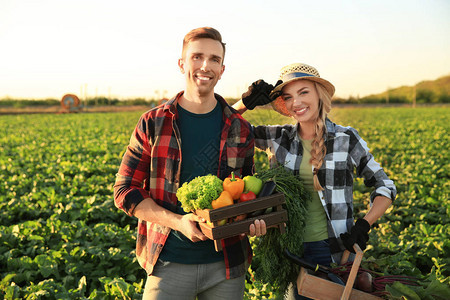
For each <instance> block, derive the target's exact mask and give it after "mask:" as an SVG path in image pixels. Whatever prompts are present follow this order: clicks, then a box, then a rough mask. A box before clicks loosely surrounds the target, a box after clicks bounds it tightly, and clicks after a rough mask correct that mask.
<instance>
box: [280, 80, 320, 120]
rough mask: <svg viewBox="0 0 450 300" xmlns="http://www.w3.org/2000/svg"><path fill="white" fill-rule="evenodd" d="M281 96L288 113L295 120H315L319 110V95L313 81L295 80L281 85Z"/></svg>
mask: <svg viewBox="0 0 450 300" xmlns="http://www.w3.org/2000/svg"><path fill="white" fill-rule="evenodd" d="M281 96H282V97H283V100H284V103H285V105H286V108H287V110H288V111H289V114H290V115H291V116H292V117H293V118H294V119H295V120H297V122H299V123H309V122H315V120H316V119H317V115H318V110H319V95H318V93H317V90H316V87H315V86H314V82H312V81H309V80H303V79H300V80H295V81H293V82H291V83H289V84H287V85H286V86H285V87H283V90H282V95H281Z"/></svg>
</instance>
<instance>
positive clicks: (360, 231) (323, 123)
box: [233, 63, 396, 299]
mask: <svg viewBox="0 0 450 300" xmlns="http://www.w3.org/2000/svg"><path fill="white" fill-rule="evenodd" d="M334 91H335V88H334V86H333V84H331V83H330V82H329V81H328V80H325V79H323V78H321V77H320V75H319V73H318V71H317V70H316V69H315V68H314V67H311V66H309V65H306V64H301V63H296V64H291V65H288V66H286V67H284V68H282V69H281V74H280V80H279V81H278V82H277V84H276V85H275V87H273V86H272V85H270V84H267V83H265V82H264V81H262V80H259V81H257V82H255V83H253V84H252V85H251V86H250V87H249V90H248V91H247V92H246V93H245V94H243V95H242V100H241V101H239V102H237V103H236V104H235V105H234V106H233V107H234V108H235V109H237V110H238V111H239V112H240V113H241V114H242V113H243V112H245V111H246V110H247V109H253V108H255V107H256V106H258V105H265V104H267V103H270V102H272V101H273V102H272V105H273V107H274V109H275V110H276V111H278V112H279V113H281V114H283V115H285V116H290V117H291V118H293V119H294V120H295V121H296V124H295V125H278V126H257V127H254V128H253V129H254V133H255V146H256V147H258V148H259V149H261V150H264V151H266V152H268V153H269V159H270V161H271V166H275V165H277V164H282V165H284V166H285V168H287V169H289V170H291V171H292V172H294V173H295V174H299V176H300V177H301V178H302V180H303V182H304V185H305V187H306V188H307V189H308V190H309V191H310V192H311V194H312V198H313V200H312V201H311V202H310V203H309V207H308V216H307V221H306V224H305V235H304V241H305V242H304V259H306V260H308V261H310V262H312V263H314V264H321V265H325V266H329V265H330V263H331V262H336V263H339V261H340V258H341V256H342V252H343V250H345V249H348V250H350V251H352V252H354V251H353V245H354V244H355V243H357V244H358V245H359V246H360V248H361V249H362V250H364V249H365V248H366V243H367V241H368V239H369V236H368V232H369V230H370V226H371V225H372V224H373V223H375V221H376V220H377V219H378V218H380V217H381V216H382V215H383V214H384V212H385V211H386V209H387V208H388V207H389V206H390V205H391V203H392V201H393V200H394V199H395V196H396V188H395V185H394V183H393V182H392V181H391V180H390V179H389V178H388V176H387V175H386V173H385V172H384V171H383V169H382V168H381V167H380V165H379V164H378V163H377V162H376V161H375V160H374V158H373V156H372V154H371V153H370V152H369V148H368V147H367V144H366V142H365V141H364V140H363V139H361V137H360V136H359V135H358V132H357V131H356V130H355V129H354V128H351V127H343V126H340V125H337V124H335V123H333V122H332V121H330V120H329V119H328V118H327V115H328V113H329V112H330V109H331V97H332V96H333V94H334ZM354 169H356V174H357V176H358V177H363V178H364V179H365V181H364V182H365V184H366V186H369V187H375V190H374V191H373V192H372V194H371V197H370V198H371V199H370V200H371V208H370V210H369V211H368V213H367V214H366V215H365V216H364V217H363V218H362V219H358V220H357V221H356V223H354V220H353V171H354ZM295 294H296V293H295ZM297 296H298V295H297ZM300 299H302V298H300Z"/></svg>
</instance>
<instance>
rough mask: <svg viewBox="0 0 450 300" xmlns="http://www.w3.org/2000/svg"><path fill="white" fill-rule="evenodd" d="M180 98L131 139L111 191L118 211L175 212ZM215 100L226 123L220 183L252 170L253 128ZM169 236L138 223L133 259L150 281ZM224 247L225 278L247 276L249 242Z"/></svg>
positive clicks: (147, 116) (146, 118) (145, 119)
mask: <svg viewBox="0 0 450 300" xmlns="http://www.w3.org/2000/svg"><path fill="white" fill-rule="evenodd" d="M182 94H183V92H180V93H179V94H178V95H177V96H176V97H175V98H173V99H171V100H170V101H168V102H167V103H165V104H162V105H160V106H158V107H156V108H154V109H152V110H150V111H148V112H146V113H144V114H143V115H142V116H141V118H140V119H139V122H138V124H137V125H136V128H135V130H134V132H133V134H132V136H131V139H130V144H129V145H128V148H127V151H126V152H125V154H124V156H123V159H122V163H121V165H120V168H119V172H118V174H117V177H116V182H115V185H114V201H115V204H116V206H117V207H118V208H120V209H122V210H123V211H125V212H126V213H127V214H128V215H130V216H133V211H134V209H135V208H136V206H137V205H138V204H139V203H140V202H141V201H142V200H144V199H145V198H148V197H150V198H152V199H153V200H154V201H155V202H156V203H158V204H159V205H161V206H163V207H164V208H166V209H169V210H171V211H173V212H175V209H176V205H177V201H178V200H177V197H176V191H177V189H178V187H179V180H180V170H181V148H180V144H181V139H180V132H179V130H178V127H177V122H176V120H177V118H178V112H177V109H176V103H177V100H178V99H179V97H180V96H181V95H182ZM215 97H216V99H217V100H218V101H219V103H220V104H221V105H222V108H223V121H224V126H223V129H222V134H221V141H220V161H219V170H218V174H217V176H218V177H219V178H221V179H224V178H226V177H228V176H229V175H230V174H231V172H232V171H234V172H235V174H238V175H241V176H245V175H250V174H252V172H253V166H254V164H253V154H254V136H253V133H252V130H251V126H250V124H249V123H248V122H247V121H245V120H244V119H243V118H242V117H241V115H239V114H238V113H237V112H236V111H235V110H233V109H232V108H231V107H230V106H229V105H228V104H227V102H226V101H225V100H224V99H223V98H222V97H220V96H219V95H217V94H216V95H215ZM205 175H206V174H205ZM170 230H171V229H170V228H168V227H166V226H163V225H160V224H158V223H150V222H146V221H144V220H139V222H138V229H137V241H136V255H137V258H138V261H139V264H140V265H141V266H142V267H143V268H144V269H145V270H146V271H147V273H148V274H149V275H150V274H152V272H153V267H154V265H155V264H156V261H157V260H158V257H159V254H160V253H161V250H162V248H163V246H164V244H165V242H166V240H167V237H168V235H169V233H170ZM222 247H223V252H224V257H225V265H226V274H227V278H236V277H239V276H241V275H243V274H245V272H246V271H247V268H248V266H249V264H250V263H251V259H252V250H251V248H250V244H249V241H248V238H247V237H246V236H245V237H240V236H236V237H233V238H229V239H225V240H223V241H222Z"/></svg>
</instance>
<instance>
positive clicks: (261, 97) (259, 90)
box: [242, 79, 282, 110]
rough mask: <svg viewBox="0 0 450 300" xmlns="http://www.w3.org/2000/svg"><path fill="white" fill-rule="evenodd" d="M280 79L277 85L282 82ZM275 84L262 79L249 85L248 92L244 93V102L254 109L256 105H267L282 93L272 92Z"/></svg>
mask: <svg viewBox="0 0 450 300" xmlns="http://www.w3.org/2000/svg"><path fill="white" fill-rule="evenodd" d="M281 83H282V81H281V80H279V81H278V82H277V83H276V85H275V86H277V85H279V84H281ZM273 89H274V86H273V85H271V84H269V83H267V82H265V81H264V80H262V79H260V80H258V81H255V82H253V83H252V85H250V86H249V87H248V90H247V92H245V93H244V94H242V102H243V103H244V105H245V107H246V108H247V109H250V110H251V109H254V108H255V107H256V106H260V105H266V104H269V103H270V102H272V101H274V100H275V99H276V98H277V97H278V96H279V95H280V93H279V92H277V93H272V90H273Z"/></svg>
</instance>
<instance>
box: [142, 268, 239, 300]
mask: <svg viewBox="0 0 450 300" xmlns="http://www.w3.org/2000/svg"><path fill="white" fill-rule="evenodd" d="M244 288H245V275H243V276H241V277H239V278H234V279H229V280H227V279H226V274H225V262H223V261H220V262H216V263H210V264H198V265H186V264H178V263H173V262H163V261H161V260H158V262H157V264H156V266H155V269H154V272H153V275H151V276H149V277H148V278H147V282H146V284H145V289H144V296H143V298H142V299H143V300H150V299H151V300H153V299H158V300H166V299H167V300H169V299H177V300H178V299H186V300H187V299H189V300H194V299H196V298H197V299H198V300H215V299H223V300H230V299H232V300H234V299H237V300H239V299H243V297H244Z"/></svg>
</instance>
